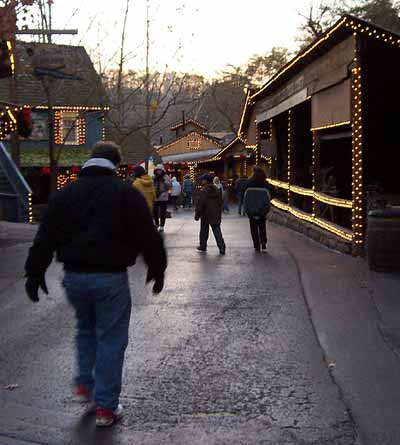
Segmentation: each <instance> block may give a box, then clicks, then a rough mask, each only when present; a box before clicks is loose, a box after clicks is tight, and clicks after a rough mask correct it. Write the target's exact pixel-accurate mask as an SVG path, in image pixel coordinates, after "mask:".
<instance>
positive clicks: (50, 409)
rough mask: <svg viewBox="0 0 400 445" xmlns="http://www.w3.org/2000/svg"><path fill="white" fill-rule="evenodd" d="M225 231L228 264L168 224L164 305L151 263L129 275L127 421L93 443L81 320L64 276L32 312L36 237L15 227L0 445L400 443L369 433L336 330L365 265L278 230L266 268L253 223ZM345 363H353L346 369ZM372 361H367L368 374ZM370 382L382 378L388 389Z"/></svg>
mask: <svg viewBox="0 0 400 445" xmlns="http://www.w3.org/2000/svg"><path fill="white" fill-rule="evenodd" d="M222 228H223V233H224V236H225V240H226V244H227V254H226V256H220V255H219V254H218V250H217V248H216V246H215V242H214V240H213V239H212V238H210V241H209V250H208V252H207V253H199V252H197V251H196V249H195V247H196V245H197V238H198V230H199V227H198V223H196V222H194V221H193V219H192V214H191V213H189V212H182V211H180V212H179V214H178V215H176V216H174V218H173V219H171V220H168V221H167V228H166V233H165V240H166V244H167V246H168V254H169V267H168V273H167V278H166V285H165V290H164V292H163V293H162V294H160V295H157V296H155V295H152V293H151V289H150V288H149V287H146V286H145V284H144V278H145V267H144V265H143V264H142V263H141V262H140V261H139V263H138V264H137V265H136V266H135V267H133V268H131V270H130V283H131V290H132V300H133V311H132V319H131V326H130V344H129V346H128V349H127V354H126V363H125V371H124V381H123V390H122V399H121V401H122V403H123V405H124V406H125V409H126V416H125V418H124V419H123V421H122V422H121V423H120V424H118V425H117V426H115V427H113V428H111V429H109V430H107V431H103V430H102V431H98V430H96V428H95V426H94V418H93V416H83V415H82V411H81V409H80V407H78V406H75V405H74V404H73V403H72V397H71V388H72V378H73V373H74V350H73V333H74V318H73V314H72V311H71V309H70V308H69V306H68V304H67V303H66V301H65V297H64V292H63V289H62V286H61V280H62V268H61V266H60V265H59V264H53V265H52V266H51V268H50V269H49V271H48V274H47V281H48V286H49V290H50V295H49V296H48V297H47V296H43V297H42V298H41V301H40V303H38V304H32V303H30V302H29V301H27V299H26V297H25V295H24V280H23V263H24V260H25V257H26V253H27V249H28V248H29V240H30V238H31V236H32V235H33V233H34V229H32V228H25V229H24V232H23V236H22V237H19V236H18V233H19V232H18V230H17V229H15V230H16V234H14V232H13V230H14V229H13V226H10V227H9V228H8V232H7V231H6V232H3V239H4V238H6V239H7V240H8V241H7V242H6V243H5V244H3V247H2V248H0V261H1V263H0V264H1V269H0V402H1V406H0V445H3V444H4V445H24V444H107V445H125V444H136V443H137V444H182V445H183V444H189V443H190V444H193V445H197V444H199V445H200V444H207V445H208V444H211V445H212V444H266V445H267V444H268V445H269V444H271V445H280V444H282V445H286V444H293V445H294V444H314V445H319V444H321V445H322V444H332V445H351V444H358V443H361V440H362V439H363V435H364V439H363V443H368V444H369V443H371V444H376V445H377V444H379V445H389V444H390V445H391V444H392V443H393V444H394V443H400V442H394V441H393V442H392V441H391V440H392V439H391V438H392V437H393V438H396V437H397V436H396V434H397V430H396V427H395V426H393V430H390V428H389V426H390V427H391V425H389V426H388V425H385V424H384V423H383V424H379V414H378V415H377V417H378V418H377V422H378V427H377V428H378V429H377V431H375V430H374V431H370V430H369V429H368V425H367V422H366V421H365V419H366V418H368V416H369V415H370V413H369V412H368V409H369V410H371V407H368V409H364V410H363V409H362V406H363V405H364V404H365V397H364V396H365V395H364V393H363V391H365V387H362V386H361V387H359V386H357V385H355V381H357V380H360V379H361V381H362V382H363V384H364V385H369V381H368V379H367V378H366V377H365V378H364V374H363V372H365V369H364V368H363V369H362V370H361V371H359V370H357V372H360V373H361V375H360V374H358V375H356V376H354V375H352V373H351V371H349V369H352V367H353V366H354V364H353V363H352V362H351V360H352V356H351V354H354V351H353V352H352V351H351V347H350V346H349V347H348V348H349V349H350V351H348V350H346V347H347V343H348V344H352V342H351V337H347V336H346V339H347V340H346V341H343V337H342V336H341V333H342V332H343V326H341V323H345V325H346V326H348V324H347V323H348V320H347V319H346V320H343V317H342V319H341V320H340V319H336V318H335V317H336V313H335V311H336V310H337V308H338V306H340V305H339V304H338V302H337V301H336V304H334V302H333V303H332V300H331V297H332V295H333V296H334V297H335V298H339V297H338V295H339V296H340V297H343V295H342V294H341V293H340V292H338V289H334V291H333V292H332V293H330V292H329V289H331V288H332V287H334V286H335V285H336V286H339V285H340V282H338V276H339V273H338V272H337V269H339V270H340V271H341V270H342V269H345V272H346V274H347V276H348V275H350V277H351V278H353V282H354V275H352V273H351V268H355V270H357V271H358V273H359V276H360V277H361V278H362V279H363V280H365V279H366V278H365V274H366V272H365V265H364V264H363V263H362V262H361V260H354V259H353V258H351V257H346V256H344V255H341V254H338V253H336V252H332V251H329V250H327V249H325V248H323V247H321V246H319V245H317V244H315V243H313V242H311V241H309V240H307V239H306V238H303V237H302V236H300V235H297V234H295V233H293V232H290V231H288V230H286V229H284V228H280V227H277V226H274V225H269V228H268V234H269V242H268V250H267V253H262V254H259V253H256V252H255V251H254V250H253V249H252V246H251V241H250V234H249V230H248V222H247V219H246V218H243V217H242V218H240V217H238V216H233V215H232V216H228V217H225V218H224V221H223V226H222ZM0 237H1V232H0ZM211 237H212V234H211ZM324 274H325V275H324ZM316 276H318V277H320V276H322V277H324V278H323V279H322V280H320V279H318V278H317V279H316V278H315V277H316ZM361 278H360V279H361ZM347 279H348V282H346V283H345V285H346V286H349V283H350V281H351V280H350V278H349V277H348V278H347ZM368 279H369V278H368ZM389 279H390V278H389ZM373 282H374V283H375V284H374V286H383V288H384V287H385V286H386V285H387V281H383V282H382V283H381V284H379V283H378V284H376V282H377V281H376V280H373ZM392 284H393V283H392ZM324 285H325V286H324ZM397 285H398V280H397V278H395V279H394V284H393V286H397ZM355 287H356V289H354V292H355V294H356V295H355V298H356V299H357V298H360V294H359V286H358V287H357V286H355ZM365 289H367V290H368V292H369V291H370V287H368V285H366V286H365V288H364V289H363V291H364V290H365ZM380 290H382V289H380ZM350 296H351V295H350ZM345 297H346V298H347V297H348V296H345ZM332 298H333V297H332ZM321 299H323V301H321ZM394 299H395V297H393V300H394ZM379 304H380V303H379V302H376V301H375V302H373V301H372V300H371V299H369V300H368V305H369V306H368V307H369V308H370V309H371V311H372V315H371V317H370V318H367V320H369V319H372V322H373V323H374V327H375V326H376V324H375V322H376V320H377V319H379V320H380V323H381V328H382V326H383V327H385V326H386V328H387V336H386V337H385V331H384V330H382V329H380V330H379V329H377V340H376V341H382V344H384V346H383V347H384V348H385V349H384V351H383V354H386V355H384V357H386V358H387V357H390V358H391V360H392V361H393V363H392V362H390V363H389V364H390V369H389V368H385V372H386V371H387V372H389V371H390V380H387V383H388V384H389V383H390V384H393V385H395V384H396V383H397V382H396V372H397V371H398V370H399V369H400V366H399V362H398V357H397V355H396V354H397V343H396V337H395V335H394V334H393V332H394V331H393V329H392V328H391V327H393V325H390V323H389V324H385V323H383V322H382V320H383V318H382V314H384V312H385V310H386V311H388V313H391V314H392V315H393V311H391V310H390V308H379V307H378V306H379ZM340 308H341V306H340ZM340 310H341V311H343V310H344V309H343V308H341V309H340ZM349 310H351V308H350V309H349ZM399 313H400V310H399ZM377 314H380V318H379V316H378V315H377ZM329 316H330V317H331V318H329ZM359 316H360V317H361V316H364V318H365V314H362V313H361V314H359ZM364 318H363V319H364ZM385 319H386V318H385ZM366 329H370V326H367V327H366ZM353 330H354V327H353ZM368 332H369V331H368ZM347 334H348V332H346V335H347ZM390 334H392V336H391V337H390ZM371 338H372V337H371ZM399 338H400V337H399ZM338 339H342V340H341V341H339V340H338ZM390 339H391V340H393V339H394V340H393V341H392V343H390ZM374 341H375V340H374ZM338 342H339V343H338ZM398 344H399V345H400V342H399V343H398ZM352 347H353V348H356V350H359V349H360V345H358V344H355V345H353V346H352ZM374 347H375V348H376V349H377V348H378V346H377V344H376V343H375V346H374ZM361 350H362V347H361ZM343 351H344V352H343ZM349 354H350V357H347V355H349ZM360 354H361V353H360ZM342 356H343V357H346V358H348V359H349V360H350V361H349V362H348V361H346V365H344V364H343V363H342ZM381 358H382V359H383V357H381ZM364 359H365V357H364V355H362V357H361V358H360V357H357V360H358V362H360V361H361V363H359V364H360V365H362V364H363V362H362V360H364ZM370 361H371V362H372V363H373V362H374V358H373V357H370ZM373 368H374V365H373V364H371V372H372V374H373V375H372V376H371V378H374V379H375V381H377V379H382V378H385V375H384V373H383V374H381V375H378V376H376V375H375V374H374V369H373ZM367 374H368V373H367ZM349 376H350V377H349ZM10 385H11V386H10ZM396 391H397V392H399V390H398V389H396ZM377 392H379V388H378V389H377ZM397 392H396V394H397ZM390 396H391V397H397V396H396V395H395V394H394V393H393V392H392V393H391V395H390ZM386 397H388V394H386ZM385 400H387V399H385ZM399 400H400V398H399ZM379 403H380V402H379ZM382 403H383V402H382ZM393 403H395V404H396V403H397V398H396V399H395V401H394V402H393ZM359 405H360V406H361V408H360V407H359ZM395 406H397V405H395ZM399 406H400V403H399ZM392 408H393V406H392ZM376 410H379V407H377V408H376ZM364 423H365V425H364ZM388 428H389V435H388V436H387V441H378V439H377V436H374V434H378V433H382V432H383V430H384V431H386V433H388ZM399 437H400V436H399ZM372 440H374V441H372ZM385 440H386V439H385Z"/></svg>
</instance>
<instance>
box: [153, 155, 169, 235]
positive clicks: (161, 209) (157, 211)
mask: <svg viewBox="0 0 400 445" xmlns="http://www.w3.org/2000/svg"><path fill="white" fill-rule="evenodd" d="M171 187H172V184H171V180H170V179H169V176H168V175H167V171H166V170H165V167H164V166H163V165H162V164H158V165H157V166H156V168H155V169H154V188H155V190H156V200H155V203H154V222H155V223H156V226H157V227H158V229H159V231H160V232H164V226H165V220H166V218H167V207H168V198H169V191H170V190H171Z"/></svg>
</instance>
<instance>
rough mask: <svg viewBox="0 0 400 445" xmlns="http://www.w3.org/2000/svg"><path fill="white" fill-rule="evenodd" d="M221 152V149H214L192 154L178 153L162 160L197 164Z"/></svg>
mask: <svg viewBox="0 0 400 445" xmlns="http://www.w3.org/2000/svg"><path fill="white" fill-rule="evenodd" d="M220 151H221V150H220V149H212V150H202V151H194V152H191V153H178V154H176V155H170V156H162V157H161V159H162V161H163V162H197V161H204V160H206V159H211V158H213V157H214V156H215V155H217V154H218V153H219V152H220Z"/></svg>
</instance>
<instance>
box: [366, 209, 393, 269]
mask: <svg viewBox="0 0 400 445" xmlns="http://www.w3.org/2000/svg"><path fill="white" fill-rule="evenodd" d="M367 258H368V265H369V267H370V269H371V270H375V271H379V272H388V271H395V270H400V208H399V207H392V208H387V209H382V210H371V211H370V212H369V214H368V227H367Z"/></svg>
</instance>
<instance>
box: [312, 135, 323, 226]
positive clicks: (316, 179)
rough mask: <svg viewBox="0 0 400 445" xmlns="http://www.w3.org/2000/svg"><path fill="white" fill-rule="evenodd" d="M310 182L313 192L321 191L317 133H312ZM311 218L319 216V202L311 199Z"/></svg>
mask: <svg viewBox="0 0 400 445" xmlns="http://www.w3.org/2000/svg"><path fill="white" fill-rule="evenodd" d="M312 161H313V165H312V181H313V191H314V192H315V191H320V190H321V138H320V134H319V132H318V131H313V150H312ZM312 214H313V216H314V217H318V216H319V215H320V214H321V209H320V205H319V202H318V201H317V200H316V199H315V198H313V213H312Z"/></svg>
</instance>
